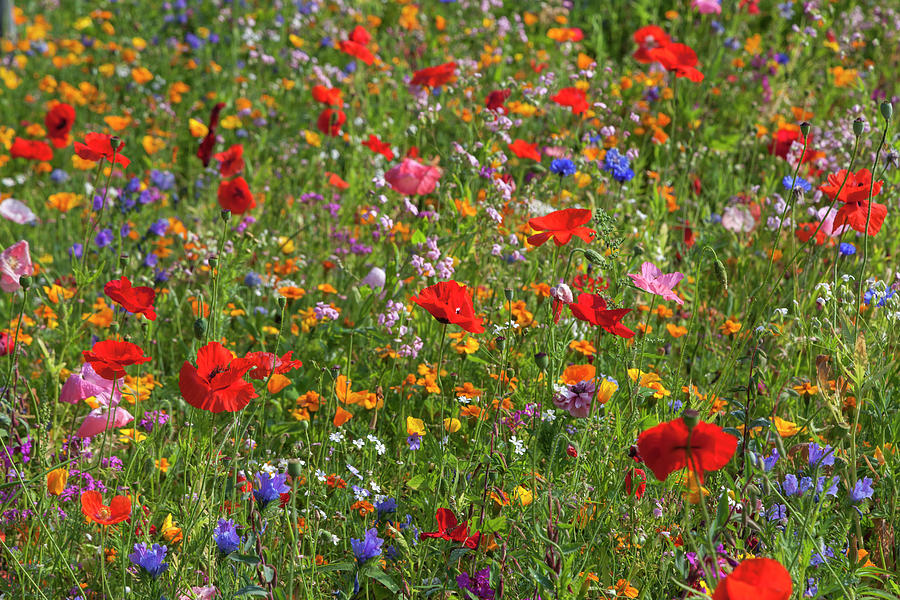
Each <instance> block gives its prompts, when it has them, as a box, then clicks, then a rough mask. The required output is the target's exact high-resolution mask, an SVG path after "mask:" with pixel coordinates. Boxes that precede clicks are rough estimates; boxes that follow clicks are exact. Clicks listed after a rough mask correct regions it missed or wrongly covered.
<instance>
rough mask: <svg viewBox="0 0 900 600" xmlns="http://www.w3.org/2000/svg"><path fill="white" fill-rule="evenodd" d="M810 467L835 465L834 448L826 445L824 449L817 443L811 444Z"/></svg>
mask: <svg viewBox="0 0 900 600" xmlns="http://www.w3.org/2000/svg"><path fill="white" fill-rule="evenodd" d="M808 448H809V466H811V467H818V466H831V465H833V464H834V448H832V447H831V446H829V445H828V444H825V447H824V448H822V447H821V446H819V445H818V444H817V443H815V442H810V444H809V446H808Z"/></svg>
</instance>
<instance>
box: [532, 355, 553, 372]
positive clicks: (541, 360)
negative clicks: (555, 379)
mask: <svg viewBox="0 0 900 600" xmlns="http://www.w3.org/2000/svg"><path fill="white" fill-rule="evenodd" d="M534 364H536V365H537V366H538V368H539V369H540V370H541V371H546V370H547V367H549V366H550V358H549V357H548V356H547V353H546V352H538V353H537V354H535V355H534Z"/></svg>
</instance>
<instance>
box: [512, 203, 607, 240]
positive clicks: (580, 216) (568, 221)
mask: <svg viewBox="0 0 900 600" xmlns="http://www.w3.org/2000/svg"><path fill="white" fill-rule="evenodd" d="M591 216H592V215H591V211H590V210H588V209H586V208H564V209H563V210H557V211H555V212H552V213H550V214H549V215H544V216H543V217H535V218H533V219H529V220H528V225H529V227H531V228H532V229H534V230H535V231H539V232H540V233H536V234H534V235H531V236H529V237H528V243H529V244H531V245H532V246H540V245H542V244H543V243H544V242H546V241H547V240H549V239H550V238H551V237H552V238H553V242H554V243H555V244H556V245H557V246H565V245H566V244H568V243H569V240H571V239H572V236H575V237H579V238H581V239H582V240H584V241H585V243H590V242H591V240H593V239H594V236H595V235H597V232H596V231H594V230H593V229H591V228H590V227H585V226H584V224H585V223H587V222H588V221H590V220H591Z"/></svg>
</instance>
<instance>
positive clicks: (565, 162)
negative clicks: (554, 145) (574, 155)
mask: <svg viewBox="0 0 900 600" xmlns="http://www.w3.org/2000/svg"><path fill="white" fill-rule="evenodd" d="M550 172H551V173H556V174H557V175H559V176H560V177H566V176H567V175H574V174H575V163H573V162H572V161H571V160H569V159H568V158H554V159H553V162H551V163H550Z"/></svg>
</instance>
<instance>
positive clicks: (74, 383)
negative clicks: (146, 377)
mask: <svg viewBox="0 0 900 600" xmlns="http://www.w3.org/2000/svg"><path fill="white" fill-rule="evenodd" d="M115 389H116V391H115V394H113V397H112V401H110V393H111V392H112V390H113V382H112V381H110V380H108V379H104V378H103V377H100V376H99V375H97V373H96V372H95V371H94V368H93V367H92V366H91V363H87V362H86V363H83V364H82V365H81V372H79V373H72V374H71V375H69V378H68V379H66V382H65V383H64V384H63V387H62V390H60V392H59V401H60V402H68V403H69V404H78V403H79V402H81V401H82V400H85V399H86V398H90V397H92V396H93V397H95V398H97V401H98V402H100V403H101V404H103V405H107V406H108V405H110V404H112V405H116V404H118V403H119V400H120V399H121V397H122V392H121V385H116V386H115Z"/></svg>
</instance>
